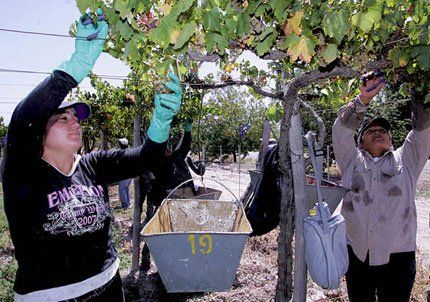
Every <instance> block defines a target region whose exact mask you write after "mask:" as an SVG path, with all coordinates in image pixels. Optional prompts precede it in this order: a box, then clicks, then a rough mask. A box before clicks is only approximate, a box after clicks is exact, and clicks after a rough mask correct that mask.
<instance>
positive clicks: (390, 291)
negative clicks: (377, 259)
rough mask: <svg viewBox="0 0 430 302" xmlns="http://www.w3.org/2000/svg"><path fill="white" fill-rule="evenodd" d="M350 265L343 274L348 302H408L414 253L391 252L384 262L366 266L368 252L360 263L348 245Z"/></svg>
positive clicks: (413, 269)
mask: <svg viewBox="0 0 430 302" xmlns="http://www.w3.org/2000/svg"><path fill="white" fill-rule="evenodd" d="M348 254H349V268H348V272H347V273H346V284H347V287H348V296H349V300H350V301H351V302H373V301H376V296H378V302H388V301H389V302H408V301H409V297H410V295H411V291H412V287H413V285H414V281H415V272H416V264H415V252H406V253H396V254H391V255H390V261H389V262H388V263H387V264H384V265H378V266H369V255H367V258H366V261H365V262H361V261H360V259H358V258H357V256H355V254H354V252H353V251H352V248H351V246H348Z"/></svg>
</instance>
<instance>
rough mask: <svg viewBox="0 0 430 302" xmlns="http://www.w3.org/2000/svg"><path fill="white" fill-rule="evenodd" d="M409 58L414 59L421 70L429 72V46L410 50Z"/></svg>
mask: <svg viewBox="0 0 430 302" xmlns="http://www.w3.org/2000/svg"><path fill="white" fill-rule="evenodd" d="M411 57H414V58H415V60H416V61H417V63H418V66H419V67H420V69H421V70H424V71H429V70H430V46H417V47H414V48H412V50H411Z"/></svg>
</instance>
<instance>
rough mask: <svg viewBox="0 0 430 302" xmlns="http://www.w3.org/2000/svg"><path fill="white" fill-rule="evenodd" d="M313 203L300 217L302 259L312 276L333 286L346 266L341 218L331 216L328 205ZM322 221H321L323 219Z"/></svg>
mask: <svg viewBox="0 0 430 302" xmlns="http://www.w3.org/2000/svg"><path fill="white" fill-rule="evenodd" d="M320 208H321V207H320V206H319V205H318V206H315V208H314V210H311V213H312V214H315V215H308V216H307V217H305V218H304V220H303V222H304V236H305V260H306V264H307V266H308V270H309V274H310V275H311V278H312V280H313V281H314V282H315V283H317V284H318V285H319V286H321V287H322V288H325V289H335V288H338V287H339V285H340V279H341V278H342V276H343V275H344V274H345V273H346V271H347V270H348V264H349V259H348V249H347V243H346V226H345V219H344V218H343V216H342V215H336V216H333V217H332V216H331V214H330V209H329V207H328V205H327V204H326V203H323V209H322V211H321V210H320ZM324 221H325V223H324Z"/></svg>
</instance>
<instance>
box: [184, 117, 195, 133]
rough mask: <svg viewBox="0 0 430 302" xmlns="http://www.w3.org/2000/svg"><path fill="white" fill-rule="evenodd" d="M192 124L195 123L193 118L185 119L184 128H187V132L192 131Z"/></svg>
mask: <svg viewBox="0 0 430 302" xmlns="http://www.w3.org/2000/svg"><path fill="white" fill-rule="evenodd" d="M192 125H193V121H192V120H191V119H189V118H187V119H186V120H185V125H184V130H185V131H186V132H191V127H192Z"/></svg>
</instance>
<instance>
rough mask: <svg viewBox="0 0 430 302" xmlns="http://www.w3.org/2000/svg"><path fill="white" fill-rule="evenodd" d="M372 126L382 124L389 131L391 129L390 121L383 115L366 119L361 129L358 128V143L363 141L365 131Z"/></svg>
mask: <svg viewBox="0 0 430 302" xmlns="http://www.w3.org/2000/svg"><path fill="white" fill-rule="evenodd" d="M372 126H381V127H382V128H384V129H385V130H387V131H390V130H391V124H390V122H389V121H388V120H386V119H384V118H383V117H376V118H373V119H367V120H364V121H363V122H362V123H361V127H360V129H359V130H358V143H361V140H362V138H363V133H364V131H366V130H367V129H369V128H370V127H372Z"/></svg>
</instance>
